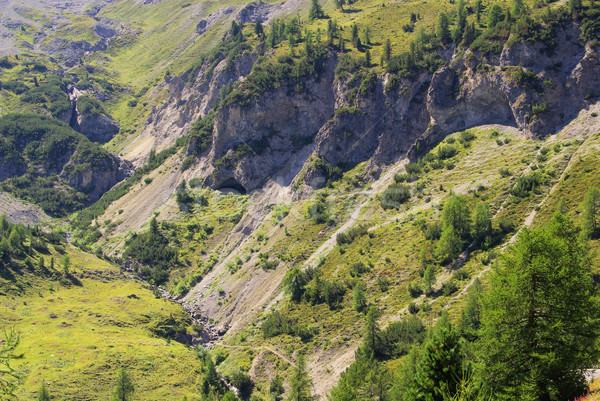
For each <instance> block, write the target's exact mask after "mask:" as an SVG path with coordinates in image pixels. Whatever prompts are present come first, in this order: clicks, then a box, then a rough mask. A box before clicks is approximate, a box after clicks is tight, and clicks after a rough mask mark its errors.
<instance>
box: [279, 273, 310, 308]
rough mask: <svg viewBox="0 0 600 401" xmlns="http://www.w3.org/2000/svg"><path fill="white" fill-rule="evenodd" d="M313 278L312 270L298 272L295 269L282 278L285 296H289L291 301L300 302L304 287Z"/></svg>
mask: <svg viewBox="0 0 600 401" xmlns="http://www.w3.org/2000/svg"><path fill="white" fill-rule="evenodd" d="M314 276H315V270H314V269H305V270H300V269H299V268H297V267H295V268H293V269H292V270H290V271H289V272H287V274H286V275H285V277H284V278H283V282H282V284H283V288H284V290H285V292H286V293H287V294H289V295H290V296H291V299H292V301H294V302H300V301H301V300H302V296H303V295H304V292H305V291H306V288H305V286H306V285H307V284H308V283H309V282H310V281H311V280H312V279H313V277H314Z"/></svg>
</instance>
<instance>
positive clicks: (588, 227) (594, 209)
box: [582, 187, 600, 238]
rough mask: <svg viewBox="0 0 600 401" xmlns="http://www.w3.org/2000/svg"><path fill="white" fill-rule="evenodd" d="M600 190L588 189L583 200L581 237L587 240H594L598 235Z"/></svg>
mask: <svg viewBox="0 0 600 401" xmlns="http://www.w3.org/2000/svg"><path fill="white" fill-rule="evenodd" d="M599 213H600V190H598V188H596V187H589V188H588V189H587V191H586V193H585V197H584V198H583V224H582V229H583V235H584V236H585V237H587V238H596V237H598V234H599V233H600V227H599V226H600V222H599V221H598V220H599V218H598V214H599Z"/></svg>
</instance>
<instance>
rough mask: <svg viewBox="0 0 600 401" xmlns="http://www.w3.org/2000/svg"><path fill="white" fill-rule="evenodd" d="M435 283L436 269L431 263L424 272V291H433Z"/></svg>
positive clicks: (428, 292) (426, 292)
mask: <svg viewBox="0 0 600 401" xmlns="http://www.w3.org/2000/svg"><path fill="white" fill-rule="evenodd" d="M434 284H435V271H434V270H433V266H431V265H429V266H428V267H427V269H425V273H424V274H423V291H424V292H425V294H427V295H429V294H431V293H432V292H433V285H434Z"/></svg>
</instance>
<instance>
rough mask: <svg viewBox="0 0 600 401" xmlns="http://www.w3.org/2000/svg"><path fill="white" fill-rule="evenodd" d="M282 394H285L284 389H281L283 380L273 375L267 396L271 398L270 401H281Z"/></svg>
mask: <svg viewBox="0 0 600 401" xmlns="http://www.w3.org/2000/svg"><path fill="white" fill-rule="evenodd" d="M283 393H285V388H284V387H283V378H282V377H281V376H279V375H275V377H274V378H273V380H271V384H270V385H269V395H270V396H271V401H282V400H283Z"/></svg>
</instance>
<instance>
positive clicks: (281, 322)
mask: <svg viewBox="0 0 600 401" xmlns="http://www.w3.org/2000/svg"><path fill="white" fill-rule="evenodd" d="M261 328H262V332H263V335H264V336H265V338H270V337H276V336H278V335H281V334H288V335H290V336H295V337H300V339H301V340H302V341H304V342H306V341H310V339H311V338H312V337H313V336H314V330H313V329H311V328H309V327H308V326H307V325H304V324H298V321H297V320H295V319H292V318H290V317H287V316H285V315H284V314H282V313H281V312H278V311H274V312H272V313H271V314H270V315H269V316H268V317H267V319H266V320H265V321H264V323H263V324H262V327H261Z"/></svg>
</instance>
